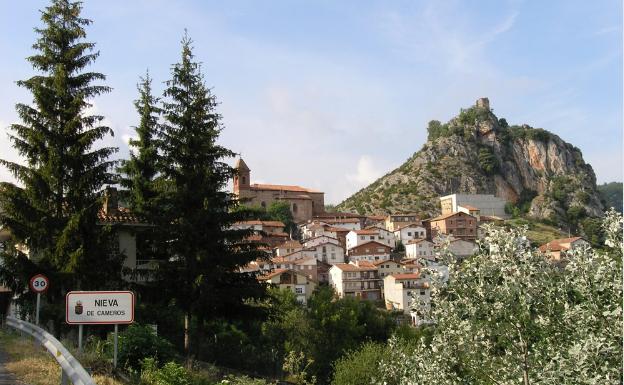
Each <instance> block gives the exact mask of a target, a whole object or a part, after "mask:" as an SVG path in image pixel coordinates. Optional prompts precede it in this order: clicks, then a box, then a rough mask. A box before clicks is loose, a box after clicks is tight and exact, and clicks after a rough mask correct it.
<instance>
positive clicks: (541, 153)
mask: <svg viewBox="0 0 624 385" xmlns="http://www.w3.org/2000/svg"><path fill="white" fill-rule="evenodd" d="M427 130H428V133H429V135H428V140H427V143H425V145H424V146H423V147H422V149H421V150H420V151H418V152H416V153H414V155H413V156H412V157H411V158H409V159H408V160H407V161H406V162H405V163H403V165H401V166H400V167H399V168H397V169H395V170H393V171H391V172H389V173H388V174H386V175H384V176H383V177H381V178H379V179H378V180H377V181H375V182H374V183H372V184H371V185H369V186H368V187H366V188H364V189H362V190H360V191H359V192H357V193H356V194H354V195H353V196H351V197H350V198H348V199H346V200H345V201H343V202H342V203H340V204H339V205H338V206H337V210H340V211H348V212H358V213H360V214H387V213H398V212H404V213H405V212H416V213H419V214H421V215H422V216H431V215H436V214H438V213H439V211H440V209H439V206H440V205H439V199H438V198H439V197H440V196H442V195H447V194H452V193H472V194H494V195H496V196H498V197H501V198H504V199H505V200H507V201H508V202H509V204H508V210H509V211H510V212H513V213H515V214H524V215H527V216H529V217H533V218H536V219H542V220H549V221H552V222H573V221H577V220H579V219H582V218H583V217H586V216H589V217H595V216H601V215H602V212H603V211H602V210H603V205H602V203H601V201H600V196H599V194H598V191H597V188H596V176H595V174H594V171H593V169H592V167H591V166H590V165H589V164H587V163H585V161H584V160H583V155H582V154H581V151H580V150H579V149H578V148H576V147H574V146H573V145H571V144H569V143H566V142H565V141H563V140H562V139H561V138H559V137H558V136H557V135H555V134H553V133H550V132H548V131H546V130H543V129H541V128H533V127H530V126H528V125H526V124H524V125H521V126H518V125H513V126H509V125H508V123H507V121H506V120H505V119H499V118H497V117H496V115H494V113H493V112H492V110H491V109H490V105H489V101H488V99H487V98H483V99H479V100H478V101H477V103H476V105H474V106H472V107H470V108H468V109H462V110H461V112H460V114H459V115H458V116H456V117H455V118H453V119H451V120H450V121H449V122H447V123H445V124H442V123H441V122H439V121H435V120H434V121H431V122H429V126H428V128H427Z"/></svg>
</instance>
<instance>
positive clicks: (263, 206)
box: [260, 201, 266, 209]
mask: <svg viewBox="0 0 624 385" xmlns="http://www.w3.org/2000/svg"><path fill="white" fill-rule="evenodd" d="M260 206H262V208H264V209H266V202H265V201H262V202H261V203H260Z"/></svg>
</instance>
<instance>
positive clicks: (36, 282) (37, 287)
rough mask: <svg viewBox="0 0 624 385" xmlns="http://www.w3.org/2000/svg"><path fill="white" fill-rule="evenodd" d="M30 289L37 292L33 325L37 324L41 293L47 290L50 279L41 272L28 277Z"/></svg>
mask: <svg viewBox="0 0 624 385" xmlns="http://www.w3.org/2000/svg"><path fill="white" fill-rule="evenodd" d="M28 286H30V290H32V291H33V292H35V293H37V306H36V310H35V325H37V326H39V308H40V307H41V293H45V292H46V291H48V287H49V286H50V280H49V279H48V277H46V276H45V275H43V274H37V275H35V276H34V277H32V278H31V279H30V282H29V284H28Z"/></svg>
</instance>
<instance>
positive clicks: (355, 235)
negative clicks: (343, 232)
mask: <svg viewBox="0 0 624 385" xmlns="http://www.w3.org/2000/svg"><path fill="white" fill-rule="evenodd" d="M371 241H374V242H379V243H382V244H385V245H388V246H390V247H391V248H394V247H395V240H394V235H393V234H392V233H391V232H389V231H387V230H385V229H380V228H377V227H375V228H371V229H364V230H353V231H350V232H349V233H348V234H347V238H346V243H347V250H350V249H352V248H354V247H355V246H359V245H361V244H362V243H366V242H371Z"/></svg>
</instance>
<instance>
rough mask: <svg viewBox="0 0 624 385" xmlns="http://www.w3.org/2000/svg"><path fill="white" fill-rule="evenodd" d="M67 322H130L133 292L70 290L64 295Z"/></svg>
mask: <svg viewBox="0 0 624 385" xmlns="http://www.w3.org/2000/svg"><path fill="white" fill-rule="evenodd" d="M65 322H67V323H68V324H131V323H132V322H134V293H132V292H131V291H70V292H69V293H67V296H66V297H65Z"/></svg>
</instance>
